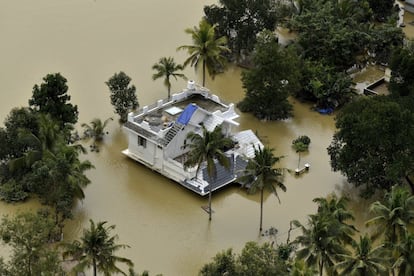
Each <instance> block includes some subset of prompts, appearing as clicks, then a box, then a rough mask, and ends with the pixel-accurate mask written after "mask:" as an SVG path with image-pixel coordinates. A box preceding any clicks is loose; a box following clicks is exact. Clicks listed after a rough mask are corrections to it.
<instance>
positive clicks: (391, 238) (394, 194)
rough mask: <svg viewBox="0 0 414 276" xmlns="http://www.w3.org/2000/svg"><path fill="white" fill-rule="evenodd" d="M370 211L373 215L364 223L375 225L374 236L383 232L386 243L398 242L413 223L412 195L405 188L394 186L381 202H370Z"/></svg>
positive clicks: (413, 202)
mask: <svg viewBox="0 0 414 276" xmlns="http://www.w3.org/2000/svg"><path fill="white" fill-rule="evenodd" d="M370 212H372V213H373V214H374V215H375V217H373V218H372V219H370V220H368V221H367V222H366V224H367V225H376V226H377V229H376V233H375V234H374V238H377V237H379V236H381V235H382V234H384V235H385V243H386V244H387V245H389V246H392V245H394V244H398V243H399V242H401V241H402V240H403V238H404V237H405V236H406V235H407V227H409V226H412V225H413V224H414V196H413V195H411V194H410V192H409V191H408V190H407V189H405V188H402V187H398V186H394V187H392V189H391V191H390V192H388V193H387V194H386V195H385V199H384V202H383V203H381V202H379V201H376V202H374V203H372V204H371V206H370Z"/></svg>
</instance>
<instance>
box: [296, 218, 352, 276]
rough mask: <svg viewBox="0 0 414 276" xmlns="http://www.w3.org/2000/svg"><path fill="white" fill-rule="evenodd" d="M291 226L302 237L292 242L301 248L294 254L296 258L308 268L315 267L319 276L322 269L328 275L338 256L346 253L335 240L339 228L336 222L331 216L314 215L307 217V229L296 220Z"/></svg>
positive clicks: (338, 241)
mask: <svg viewBox="0 0 414 276" xmlns="http://www.w3.org/2000/svg"><path fill="white" fill-rule="evenodd" d="M293 225H294V226H296V227H298V228H300V229H301V231H302V235H299V236H298V237H296V239H295V240H294V241H293V243H295V244H298V245H300V246H301V248H300V249H299V250H298V251H297V252H296V257H297V258H298V259H302V260H304V261H305V263H306V265H307V266H309V267H312V266H314V265H317V267H318V271H319V275H320V276H322V275H323V271H324V269H325V270H326V271H327V272H328V275H329V273H330V272H331V270H332V268H333V266H334V264H335V261H336V260H338V259H339V255H340V254H346V253H347V250H346V249H345V248H344V246H343V244H342V243H341V242H340V240H339V239H338V238H337V237H338V235H337V234H338V228H340V227H339V224H338V222H337V220H335V219H333V217H331V216H325V215H323V214H316V215H309V220H308V228H306V227H305V226H304V225H302V224H301V223H300V222H299V221H297V220H294V221H293Z"/></svg>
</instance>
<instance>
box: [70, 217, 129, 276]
mask: <svg viewBox="0 0 414 276" xmlns="http://www.w3.org/2000/svg"><path fill="white" fill-rule="evenodd" d="M89 221H90V228H89V229H84V231H83V235H82V237H81V239H80V241H78V240H75V241H73V242H72V243H71V244H66V245H65V247H66V248H65V249H66V250H65V252H64V254H63V256H64V258H66V257H72V258H73V260H76V261H77V262H78V263H77V265H76V266H75V267H74V268H73V269H74V271H76V272H83V271H84V270H85V269H86V268H90V267H92V269H93V275H94V276H96V275H97V272H98V271H100V272H103V273H104V274H105V275H111V274H112V273H121V274H123V275H127V274H126V273H125V272H123V271H122V270H121V269H120V268H118V267H117V263H125V264H127V265H128V266H130V267H132V266H133V263H132V262H131V260H129V259H127V258H123V257H118V256H116V255H114V254H115V253H116V252H117V251H118V250H119V249H123V248H126V247H128V246H127V245H124V244H117V243H116V240H117V239H118V235H114V236H111V235H110V232H111V231H112V230H113V229H114V228H115V225H111V226H106V223H107V222H106V221H103V222H98V223H97V224H95V223H94V222H93V220H89Z"/></svg>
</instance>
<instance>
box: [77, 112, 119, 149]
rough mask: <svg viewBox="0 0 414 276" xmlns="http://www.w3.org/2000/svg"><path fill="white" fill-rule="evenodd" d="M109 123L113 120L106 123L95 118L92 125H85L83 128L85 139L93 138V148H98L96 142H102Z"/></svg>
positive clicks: (110, 119)
mask: <svg viewBox="0 0 414 276" xmlns="http://www.w3.org/2000/svg"><path fill="white" fill-rule="evenodd" d="M109 121H113V119H112V118H108V119H106V120H105V121H103V122H102V121H101V119H98V118H95V119H93V120H92V121H91V123H90V125H88V124H85V123H83V124H82V125H81V126H82V127H83V128H84V129H85V130H84V132H83V135H84V137H85V138H93V146H94V147H96V142H98V141H102V139H103V137H104V136H105V134H107V132H105V128H106V126H107V125H108V123H109Z"/></svg>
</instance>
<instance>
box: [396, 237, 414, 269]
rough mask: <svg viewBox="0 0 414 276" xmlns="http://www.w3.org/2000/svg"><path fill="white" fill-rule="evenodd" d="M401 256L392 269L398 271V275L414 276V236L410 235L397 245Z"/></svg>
mask: <svg viewBox="0 0 414 276" xmlns="http://www.w3.org/2000/svg"><path fill="white" fill-rule="evenodd" d="M397 251H398V253H399V256H398V258H397V260H396V261H395V262H394V264H393V266H392V268H393V269H398V275H401V276H403V275H404V276H405V275H414V234H410V235H408V236H407V237H406V238H405V239H404V241H403V242H401V243H400V244H398V245H397Z"/></svg>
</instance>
